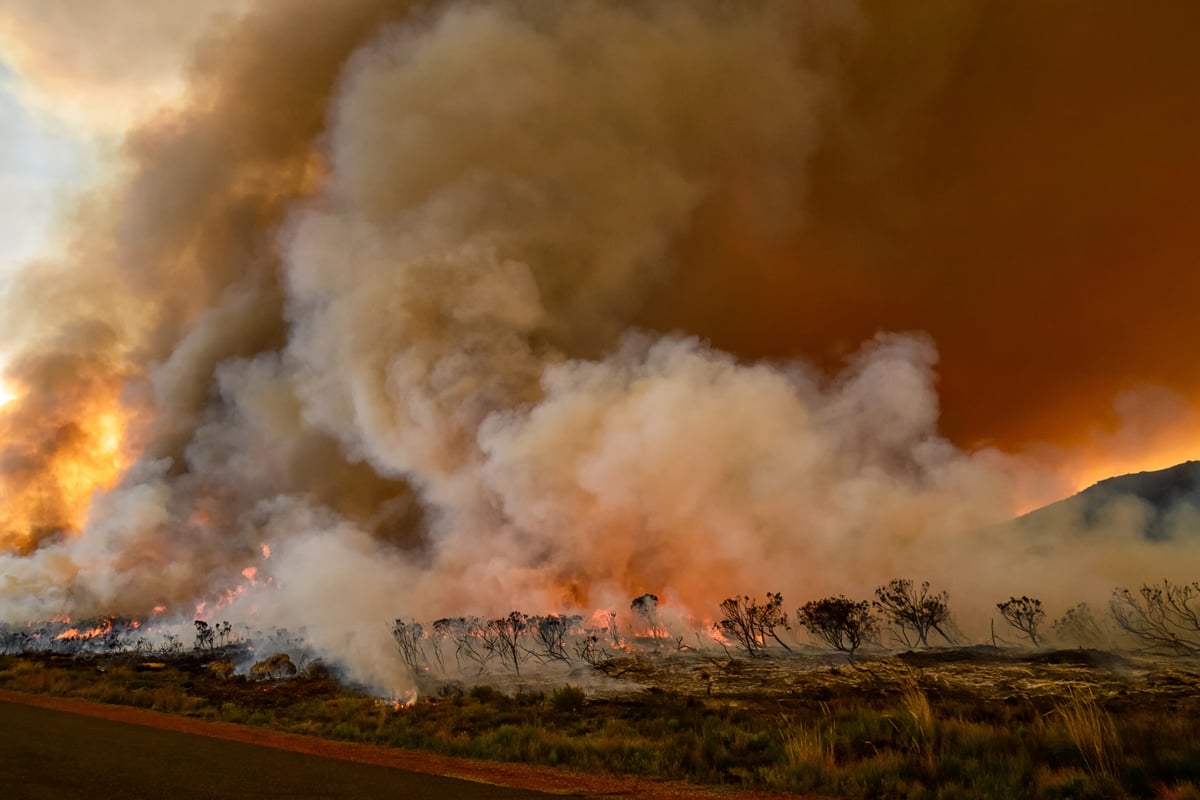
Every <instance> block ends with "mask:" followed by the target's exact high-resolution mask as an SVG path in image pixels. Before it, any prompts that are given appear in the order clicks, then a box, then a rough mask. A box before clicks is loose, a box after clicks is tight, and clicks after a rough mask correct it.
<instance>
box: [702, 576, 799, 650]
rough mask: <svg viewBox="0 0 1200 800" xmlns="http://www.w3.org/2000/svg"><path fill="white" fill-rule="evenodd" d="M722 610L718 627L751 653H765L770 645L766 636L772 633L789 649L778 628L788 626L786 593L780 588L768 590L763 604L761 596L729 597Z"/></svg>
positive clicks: (722, 605)
mask: <svg viewBox="0 0 1200 800" xmlns="http://www.w3.org/2000/svg"><path fill="white" fill-rule="evenodd" d="M721 613H722V614H723V615H724V617H725V619H723V620H721V621H720V622H718V623H717V629H718V630H719V631H720V632H721V633H722V634H724V635H725V636H727V637H729V638H730V639H733V640H734V641H735V642H737V643H738V644H740V645H741V646H742V647H743V648H745V650H746V652H747V653H749V654H750V655H751V656H758V655H762V654H763V652H764V651H765V650H766V648H767V637H768V636H770V637H771V638H772V639H774V640H775V641H776V642H778V643H779V645H780V647H782V648H783V649H784V650H787V651H788V652H791V650H792V648H790V647H788V646H787V644H785V643H784V641H783V640H782V639H780V638H779V635H778V634H777V633H776V632H775V630H776V628H781V627H782V628H787V627H788V624H787V612H786V611H784V610H783V595H782V594H781V593H779V592H767V602H765V603H762V604H760V603H759V602H758V598H750V597H748V596H746V595H743V596H742V597H740V598H738V597H730V598H729V599H727V600H725V602H723V603H721Z"/></svg>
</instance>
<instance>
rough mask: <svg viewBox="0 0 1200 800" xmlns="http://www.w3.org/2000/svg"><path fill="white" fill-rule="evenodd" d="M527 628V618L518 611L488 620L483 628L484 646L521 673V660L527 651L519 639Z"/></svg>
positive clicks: (502, 662)
mask: <svg viewBox="0 0 1200 800" xmlns="http://www.w3.org/2000/svg"><path fill="white" fill-rule="evenodd" d="M528 630H529V618H528V617H526V616H525V615H524V614H522V613H521V612H520V611H510V612H509V614H508V616H507V617H499V618H497V619H493V620H488V623H487V625H485V626H484V629H483V641H484V647H485V648H486V649H487V650H489V651H490V652H492V653H495V654H496V656H497V657H498V658H499V659H500V663H501V664H503V665H504V666H505V667H509V666H511V667H512V671H513V672H514V673H516V674H517V675H520V674H521V661H522V659H523V658H524V656H525V654H526V653H527V652H528V651H527V650H526V649H525V648H524V647H522V646H521V639H522V638H523V637H524V636H525V634H526V632H527V631H528Z"/></svg>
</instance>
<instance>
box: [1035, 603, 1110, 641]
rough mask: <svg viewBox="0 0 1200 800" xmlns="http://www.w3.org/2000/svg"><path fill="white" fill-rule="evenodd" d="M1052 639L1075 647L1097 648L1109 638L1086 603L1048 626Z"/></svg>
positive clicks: (1070, 610)
mask: <svg viewBox="0 0 1200 800" xmlns="http://www.w3.org/2000/svg"><path fill="white" fill-rule="evenodd" d="M1050 631H1051V633H1053V634H1054V638H1055V639H1057V640H1058V641H1060V642H1062V643H1064V644H1071V645H1075V646H1077V647H1098V646H1100V645H1101V644H1103V643H1104V642H1105V641H1107V640H1108V639H1109V638H1110V637H1109V636H1108V635H1107V634H1106V633H1105V630H1104V628H1103V627H1102V626H1101V624H1100V622H1099V621H1098V620H1097V619H1096V615H1095V614H1093V613H1092V609H1091V607H1090V606H1088V604H1087V603H1080V604H1079V605H1077V606H1075V607H1074V608H1072V609H1069V610H1068V611H1067V613H1065V614H1063V615H1062V617H1060V618H1059V619H1056V620H1055V621H1054V622H1053V623H1051V625H1050Z"/></svg>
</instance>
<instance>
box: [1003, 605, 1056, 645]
mask: <svg viewBox="0 0 1200 800" xmlns="http://www.w3.org/2000/svg"><path fill="white" fill-rule="evenodd" d="M996 608H997V609H999V610H1000V616H1002V617H1004V621H1005V622H1007V623H1008V624H1009V625H1011V626H1012V627H1013V628H1016V629H1017V630H1018V631H1020V632H1021V633H1023V634H1025V635H1026V636H1028V637H1029V641H1030V642H1032V643H1033V646H1034V647H1038V646H1039V644H1038V626H1039V625H1041V624H1042V620H1044V619H1045V618H1046V612H1045V611H1042V601H1041V600H1036V599H1034V598H1032V597H1025V596H1024V595H1022V596H1021V597H1010V598H1009V599H1008V600H1005V601H1004V602H1003V603H997V604H996Z"/></svg>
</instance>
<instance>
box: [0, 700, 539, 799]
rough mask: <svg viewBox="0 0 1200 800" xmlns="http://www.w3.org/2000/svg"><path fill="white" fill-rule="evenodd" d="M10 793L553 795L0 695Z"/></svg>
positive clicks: (3, 789)
mask: <svg viewBox="0 0 1200 800" xmlns="http://www.w3.org/2000/svg"><path fill="white" fill-rule="evenodd" d="M0 776H2V778H0V795H2V796H3V797H5V798H12V800H76V798H87V799H88V800H110V798H111V799H112V800H117V799H118V798H119V799H120V800H141V799H142V798H145V800H165V799H166V798H170V799H171V800H211V799H212V798H235V799H236V798H245V799H246V800H264V798H294V799H295V800H309V799H310V798H311V799H312V800H317V799H318V798H320V799H321V800H330V799H332V798H338V800H341V799H342V798H345V799H346V800H383V799H384V798H392V797H395V798H403V799H404V800H525V799H526V798H528V799H529V800H534V799H535V798H550V797H560V798H561V797H562V795H548V794H542V793H540V792H532V791H526V790H521V789H506V788H502V787H497V786H489V785H486V784H480V783H471V782H468V781H462V780H456V779H454V778H443V777H438V776H435V775H423V774H419V773H413V772H405V771H403V770H399V769H392V768H388V767H379V766H372V765H368V764H355V763H351V762H347V761H339V760H337V759H330V758H322V757H320V756H312V755H306V754H303V753H293V752H288V751H284V750H275V749H272V748H269V747H261V746H258V745H253V744H245V743H242V742H231V741H224V740H221V739H213V738H209V737H206V736H197V735H194V734H188V733H178V732H176V731H165V730H155V729H153V728H146V727H143V726H140V725H130V724H127V723H123V722H112V721H109V720H104V719H95V718H92V717H84V716H78V715H75V714H68V713H65V712H62V711H54V710H50V709H45V708H34V707H31V706H25V705H18V704H15V703H6V702H0Z"/></svg>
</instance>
